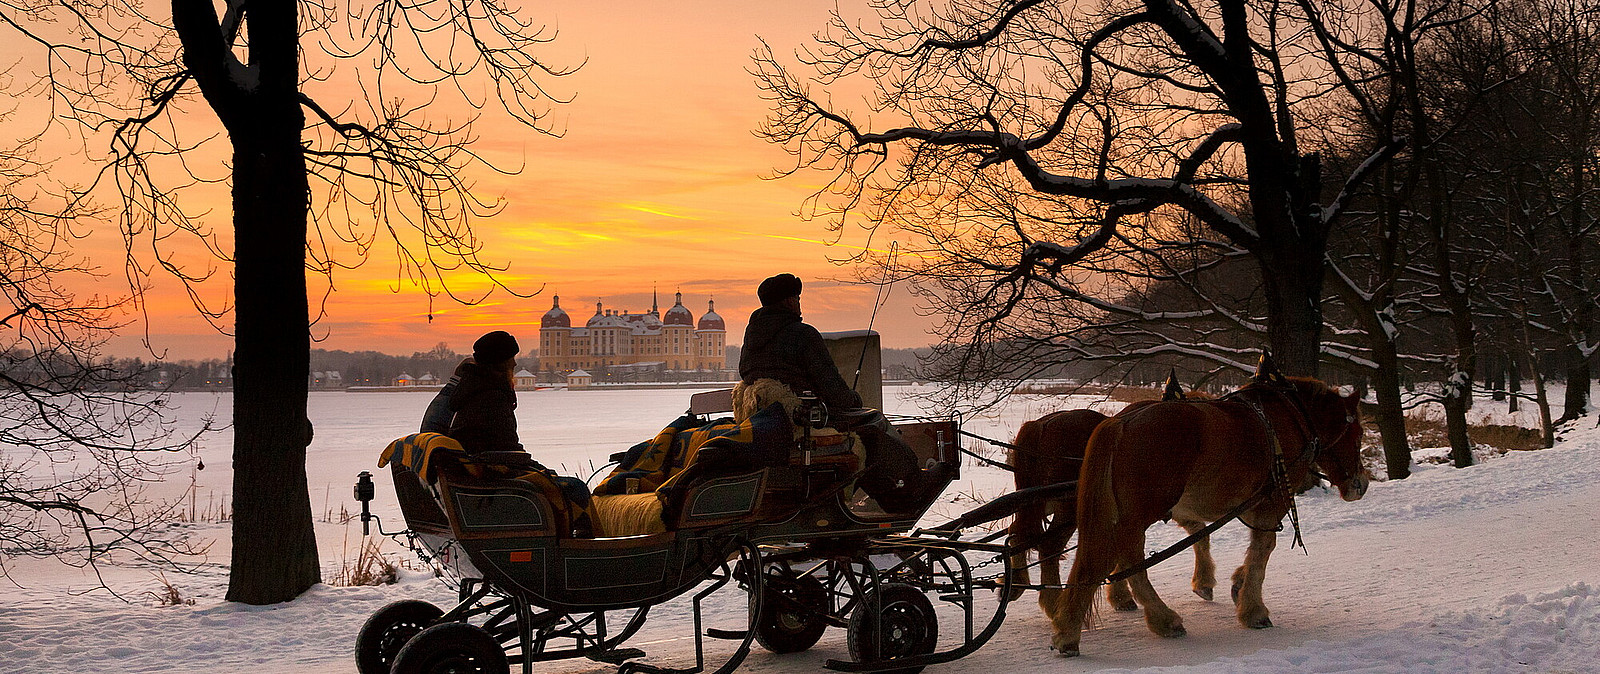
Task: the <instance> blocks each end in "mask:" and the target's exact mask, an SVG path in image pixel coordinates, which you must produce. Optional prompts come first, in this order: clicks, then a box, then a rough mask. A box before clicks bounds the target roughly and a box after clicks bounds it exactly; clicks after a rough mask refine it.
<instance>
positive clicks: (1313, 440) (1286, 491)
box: [1218, 385, 1353, 550]
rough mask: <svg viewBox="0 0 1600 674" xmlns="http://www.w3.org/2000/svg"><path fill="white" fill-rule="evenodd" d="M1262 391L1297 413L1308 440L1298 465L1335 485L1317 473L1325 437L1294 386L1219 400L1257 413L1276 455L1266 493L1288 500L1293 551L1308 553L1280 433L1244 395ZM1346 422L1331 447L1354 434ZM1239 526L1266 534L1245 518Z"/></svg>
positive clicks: (1262, 410)
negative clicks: (1303, 465) (1242, 406)
mask: <svg viewBox="0 0 1600 674" xmlns="http://www.w3.org/2000/svg"><path fill="white" fill-rule="evenodd" d="M1262 388H1265V389H1266V390H1267V391H1270V392H1272V393H1275V394H1277V395H1278V397H1280V398H1282V399H1284V400H1285V401H1287V402H1288V403H1289V404H1290V406H1291V407H1292V408H1293V409H1294V418H1295V422H1296V425H1298V426H1299V428H1300V436H1301V437H1303V438H1305V445H1303V446H1302V448H1301V450H1300V456H1298V457H1296V459H1295V463H1296V464H1300V463H1304V464H1305V467H1306V471H1307V473H1309V474H1311V475H1313V476H1316V477H1317V478H1319V479H1323V480H1328V481H1329V482H1332V480H1331V479H1329V478H1328V476H1327V475H1324V474H1322V473H1321V472H1319V471H1318V470H1317V469H1316V460H1317V454H1318V453H1319V452H1321V450H1322V437H1321V436H1320V435H1319V434H1318V433H1317V432H1316V430H1315V429H1314V428H1312V425H1311V413H1310V412H1309V411H1307V410H1306V405H1305V400H1304V399H1302V398H1301V396H1300V390H1299V389H1297V388H1294V387H1293V386H1292V385H1291V386H1289V387H1287V388H1285V387H1282V386H1272V385H1268V386H1263V387H1260V388H1250V387H1247V388H1244V389H1240V390H1238V391H1234V392H1233V393H1229V394H1228V395H1225V396H1223V397H1221V398H1219V399H1218V400H1219V401H1229V402H1238V403H1240V404H1243V405H1244V406H1246V407H1248V408H1250V411H1251V412H1253V413H1254V414H1255V416H1256V418H1257V419H1259V420H1260V421H1261V426H1262V430H1263V431H1264V432H1265V433H1266V436H1267V446H1268V447H1269V448H1270V449H1271V452H1272V467H1271V473H1270V481H1269V482H1268V484H1267V485H1263V486H1262V491H1263V492H1265V491H1266V490H1267V488H1268V486H1269V485H1270V487H1271V491H1272V492H1273V494H1274V495H1275V496H1276V497H1277V498H1279V499H1282V500H1287V501H1288V502H1289V523H1290V525H1291V527H1292V528H1293V530H1294V540H1293V541H1291V542H1290V543H1289V548H1290V549H1291V550H1292V549H1294V547H1295V546H1296V545H1298V546H1300V548H1301V549H1302V550H1304V549H1305V547H1306V543H1305V541H1304V540H1303V539H1302V538H1301V536H1300V510H1299V508H1297V507H1296V505H1295V498H1294V485H1291V484H1289V466H1288V465H1287V464H1286V462H1285V460H1284V458H1283V445H1282V443H1280V442H1278V432H1277V429H1275V428H1273V425H1272V418H1271V417H1270V416H1268V415H1267V411H1266V409H1265V408H1264V407H1263V406H1262V405H1261V402H1260V401H1259V400H1252V399H1250V398H1247V397H1245V396H1244V395H1242V394H1244V393H1247V392H1250V391H1259V390H1262ZM1345 421H1346V423H1345V426H1344V428H1343V429H1342V430H1340V431H1339V435H1338V436H1336V437H1335V438H1334V439H1333V442H1331V443H1329V446H1332V445H1335V444H1338V442H1339V441H1340V440H1343V439H1344V435H1345V433H1348V432H1350V426H1349V422H1351V421H1353V419H1351V418H1349V417H1348V416H1347V417H1346V419H1345ZM1239 522H1240V523H1241V524H1244V525H1245V526H1246V527H1249V528H1251V529H1255V530H1257V531H1262V529H1260V528H1258V527H1256V526H1254V525H1252V524H1250V523H1249V522H1246V521H1244V519H1243V518H1240V520H1239ZM1282 530H1283V526H1282V524H1279V526H1278V527H1277V528H1275V529H1272V531H1282Z"/></svg>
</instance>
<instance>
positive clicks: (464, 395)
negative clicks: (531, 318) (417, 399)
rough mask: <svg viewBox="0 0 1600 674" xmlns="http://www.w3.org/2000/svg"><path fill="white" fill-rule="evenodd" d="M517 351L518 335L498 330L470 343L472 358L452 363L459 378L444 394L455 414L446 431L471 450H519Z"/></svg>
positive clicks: (469, 451)
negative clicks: (453, 386)
mask: <svg viewBox="0 0 1600 674" xmlns="http://www.w3.org/2000/svg"><path fill="white" fill-rule="evenodd" d="M518 350H519V348H518V347H517V338H515V337H512V336H511V334H510V333H507V332H506V331H504V330H496V331H494V332H491V333H489V334H487V335H484V336H482V337H479V338H478V341H476V342H474V343H473V344H472V357H471V358H469V359H467V360H464V361H462V362H461V364H460V365H458V366H456V375H455V377H459V378H460V381H459V382H458V383H456V385H455V389H454V390H453V391H452V392H451V393H450V395H449V396H448V400H449V402H448V409H449V410H450V412H452V413H453V416H452V417H451V419H450V426H449V430H447V431H446V432H445V434H446V435H449V436H450V437H452V438H455V439H456V441H457V442H460V443H461V446H462V447H464V448H465V449H466V450H467V452H468V453H470V454H479V453H482V452H520V451H522V443H521V442H519V441H518V439H517V392H516V389H515V388H514V386H513V382H514V381H515V380H514V379H513V378H512V373H513V372H514V371H515V369H516V365H517V361H516V357H517V351H518ZM455 377H453V378H452V381H454V380H455ZM446 387H447V388H448V387H449V385H448V384H447V385H446ZM440 394H441V395H443V394H444V392H443V391H441V392H440ZM430 410H431V406H430ZM424 430H431V429H428V428H426V427H425V428H424Z"/></svg>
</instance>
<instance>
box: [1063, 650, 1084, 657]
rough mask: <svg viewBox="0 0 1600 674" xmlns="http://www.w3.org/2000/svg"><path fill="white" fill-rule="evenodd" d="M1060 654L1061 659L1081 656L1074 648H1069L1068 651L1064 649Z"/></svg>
mask: <svg viewBox="0 0 1600 674" xmlns="http://www.w3.org/2000/svg"><path fill="white" fill-rule="evenodd" d="M1060 653H1061V657H1063V658H1076V657H1078V656H1079V655H1081V653H1079V652H1078V649H1076V648H1069V649H1066V650H1064V651H1061V652H1060Z"/></svg>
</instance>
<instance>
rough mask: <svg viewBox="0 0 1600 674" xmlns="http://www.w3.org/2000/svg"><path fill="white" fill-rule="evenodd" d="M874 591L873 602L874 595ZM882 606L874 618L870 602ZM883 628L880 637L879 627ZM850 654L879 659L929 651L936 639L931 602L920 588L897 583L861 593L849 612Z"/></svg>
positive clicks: (908, 673)
mask: <svg viewBox="0 0 1600 674" xmlns="http://www.w3.org/2000/svg"><path fill="white" fill-rule="evenodd" d="M874 595H877V601H876V602H874V600H873V596H874ZM874 603H877V604H878V605H879V606H881V607H882V609H883V613H882V617H881V618H880V619H878V620H874V619H873V618H874V616H872V615H871V612H872V608H873V604H874ZM879 627H882V628H883V634H882V636H881V638H880V636H879V634H878V628H879ZM848 635H849V645H850V657H851V658H852V659H854V660H855V661H856V662H881V661H884V660H893V659H895V658H903V657H906V656H908V655H924V654H927V653H932V652H933V648H934V646H935V645H936V644H937V643H938V641H939V618H938V616H935V615H934V614H933V603H932V602H930V601H928V597H927V596H926V595H924V594H922V591H921V590H918V589H917V588H914V587H911V586H910V585H903V584H900V583H886V584H884V585H882V586H879V587H878V589H876V590H873V591H872V592H869V593H868V594H867V595H866V596H864V597H862V601H861V604H860V606H858V607H857V608H856V610H855V612H854V613H851V614H850V630H849V633H848ZM891 671H892V672H893V674H916V673H917V672H920V671H922V668H921V667H906V668H904V669H896V670H891Z"/></svg>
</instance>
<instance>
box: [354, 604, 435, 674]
mask: <svg viewBox="0 0 1600 674" xmlns="http://www.w3.org/2000/svg"><path fill="white" fill-rule="evenodd" d="M442 615H444V611H441V610H439V607H437V606H434V605H433V604H429V603H428V602H425V601H417V600H415V599H407V600H405V601H397V602H395V603H393V604H390V605H388V606H385V607H383V608H380V609H378V612H377V613H374V614H372V617H371V618H367V622H366V624H363V625H362V626H361V631H360V632H358V633H356V671H357V672H360V673H361V674H389V668H390V667H391V666H393V665H394V656H395V655H398V654H399V653H400V648H401V647H402V646H405V645H406V642H407V641H410V640H411V637H414V636H416V635H417V633H418V632H421V631H422V630H424V629H427V627H428V626H429V625H432V624H433V621H435V620H438V619H439V616H442Z"/></svg>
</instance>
